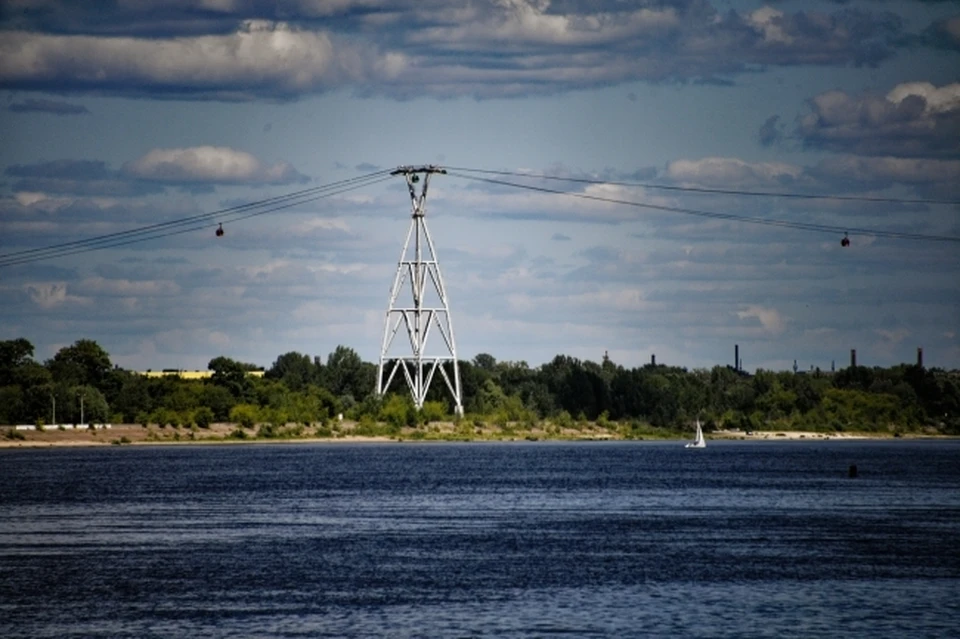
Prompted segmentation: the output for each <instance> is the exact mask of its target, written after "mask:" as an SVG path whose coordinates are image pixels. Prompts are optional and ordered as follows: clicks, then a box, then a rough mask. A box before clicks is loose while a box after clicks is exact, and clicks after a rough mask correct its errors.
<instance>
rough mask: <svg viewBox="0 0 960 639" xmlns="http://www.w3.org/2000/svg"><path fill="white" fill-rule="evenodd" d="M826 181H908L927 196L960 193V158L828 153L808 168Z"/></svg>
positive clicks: (855, 184) (859, 184)
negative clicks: (837, 154) (839, 154)
mask: <svg viewBox="0 0 960 639" xmlns="http://www.w3.org/2000/svg"><path fill="white" fill-rule="evenodd" d="M807 174H808V175H809V176H810V177H811V178H813V179H815V180H817V181H819V182H821V183H822V184H824V185H833V186H835V187H837V188H841V187H842V188H847V189H851V190H855V189H883V188H886V187H888V186H890V185H891V184H905V185H908V186H911V187H913V188H914V189H916V190H918V191H919V192H921V193H924V194H926V195H927V196H928V197H931V198H933V197H938V196H939V197H943V198H955V197H960V160H938V159H925V158H910V157H908V158H903V157H861V156H856V155H841V156H834V157H828V158H825V159H823V160H821V161H820V162H819V163H817V164H816V165H815V166H813V167H810V168H809V169H807Z"/></svg>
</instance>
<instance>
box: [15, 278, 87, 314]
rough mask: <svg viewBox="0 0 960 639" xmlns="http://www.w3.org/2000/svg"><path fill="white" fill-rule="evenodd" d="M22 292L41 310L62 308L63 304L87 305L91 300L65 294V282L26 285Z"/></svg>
mask: <svg viewBox="0 0 960 639" xmlns="http://www.w3.org/2000/svg"><path fill="white" fill-rule="evenodd" d="M24 290H25V291H26V292H27V294H28V295H29V296H30V300H31V301H33V303H34V304H36V305H37V306H39V307H40V308H42V309H45V310H50V309H53V308H57V307H58V306H63V305H65V304H75V305H80V306H86V305H89V304H90V303H91V302H92V300H91V299H90V298H87V297H79V296H76V295H71V294H69V293H68V292H67V283H66V282H41V283H33V284H27V285H25V286H24Z"/></svg>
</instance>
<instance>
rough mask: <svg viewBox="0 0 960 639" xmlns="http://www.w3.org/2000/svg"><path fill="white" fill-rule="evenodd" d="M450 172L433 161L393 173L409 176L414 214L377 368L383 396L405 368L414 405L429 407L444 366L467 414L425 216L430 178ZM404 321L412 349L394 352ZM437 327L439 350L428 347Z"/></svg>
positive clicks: (459, 410)
mask: <svg viewBox="0 0 960 639" xmlns="http://www.w3.org/2000/svg"><path fill="white" fill-rule="evenodd" d="M446 172H447V171H446V170H445V169H442V168H440V167H438V166H434V165H429V166H418V167H413V166H401V167H399V168H397V170H395V171H393V172H392V173H391V175H402V176H404V178H405V179H406V181H407V188H408V189H409V191H410V202H411V209H412V215H411V218H412V219H411V221H410V228H409V230H408V231H407V239H406V241H405V242H404V243H403V251H402V252H401V253H400V260H399V261H398V263H397V273H396V276H395V277H394V280H393V288H392V289H391V291H390V303H389V305H388V306H387V315H386V318H385V320H384V324H383V343H382V345H381V348H380V364H379V366H378V367H377V395H378V396H380V397H383V394H384V393H385V392H386V391H387V389H388V388H390V382H392V381H393V378H394V376H395V375H396V374H397V371H402V373H403V377H404V379H406V382H407V387H408V388H409V389H410V395H411V397H413V403H414V405H415V406H416V407H417V408H418V409H420V408H423V402H424V400H425V399H426V397H427V390H429V388H430V382H431V381H432V380H433V376H434V374H435V373H436V372H437V371H440V377H441V378H443V381H444V382H445V383H446V386H447V389H448V390H449V391H450V394H451V395H452V397H453V410H454V412H455V413H456V414H457V415H463V401H462V395H461V390H460V368H459V366H458V365H457V348H456V342H455V340H454V336H453V323H452V321H451V319H450V303H449V300H448V298H447V292H446V289H445V288H444V286H443V278H442V277H441V275H440V263H439V262H438V260H437V253H436V250H435V249H434V246H433V240H432V239H431V237H430V231H429V230H428V229H427V221H426V219H425V217H424V216H425V215H426V212H427V209H426V203H427V186H428V185H429V183H430V177H431V176H432V175H434V174H437V173H439V174H441V175H445V174H446ZM421 182H422V184H421ZM418 185H420V186H419V193H418ZM411 239H412V240H413V242H412V244H411V241H410V240H411ZM407 283H409V289H408V290H409V292H410V298H411V299H410V301H409V302H404V303H403V304H398V298H399V297H400V293H401V291H402V290H404V289H405V288H406V285H407ZM405 297H406V296H405ZM401 326H403V327H404V328H405V329H406V333H407V337H408V341H409V344H410V353H409V354H406V353H405V354H403V355H400V356H397V355H392V354H391V347H392V346H393V343H394V338H395V337H396V336H397V333H398V332H399V330H400V327H401ZM432 329H436V332H438V333H439V334H440V339H439V340H434V343H436V344H438V348H437V349H436V350H430V349H428V338H429V337H430V334H431V330H432ZM448 369H450V370H448Z"/></svg>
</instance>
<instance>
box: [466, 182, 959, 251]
mask: <svg viewBox="0 0 960 639" xmlns="http://www.w3.org/2000/svg"><path fill="white" fill-rule="evenodd" d="M447 173H448V175H452V176H454V177H459V178H463V179H466V180H474V181H477V182H487V183H490V184H497V185H501V186H511V187H515V188H518V189H526V190H528V191H536V192H540V193H550V194H553V195H565V196H568V197H575V198H580V199H582V200H592V201H595V202H607V203H610V204H622V205H625V206H633V207H636V208H643V209H653V210H657V211H665V212H668V213H682V214H684V215H694V216H697V217H704V218H710V219H718V220H728V221H732V222H744V223H747V224H762V225H766V226H778V227H783V228H791V229H797V230H802V231H816V232H822V233H841V232H842V233H855V234H859V235H872V236H874V237H883V238H890V239H900V240H927V241H936V242H960V237H955V236H949V235H925V234H921V233H905V232H898V231H880V230H876V229H864V228H851V227H848V226H833V225H829V224H815V223H812V222H791V221H789V220H772V219H769V218H762V217H750V216H746V215H736V214H734V213H719V212H715V211H703V210H698V209H688V208H682V207H677V206H666V205H662V204H649V203H644V202H634V201H631V200H621V199H618V198H610V197H603V196H600V195H590V194H588V193H573V192H570V191H562V190H559V189H551V188H548V187H545V186H533V185H530V184H518V183H516V182H508V181H506V180H498V179H494V178H483V177H477V176H475V175H466V174H464V173H457V172H456V171H455V170H452V169H450V170H448V171H447Z"/></svg>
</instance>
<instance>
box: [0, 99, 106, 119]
mask: <svg viewBox="0 0 960 639" xmlns="http://www.w3.org/2000/svg"><path fill="white" fill-rule="evenodd" d="M7 110H8V111H12V112H14V113H51V114H53V115H83V114H88V113H90V111H89V110H87V107H85V106H83V105H81V104H70V103H69V102H59V101H57V100H42V99H38V98H27V99H26V100H24V101H23V102H14V103H13V104H11V105H10V106H8V107H7Z"/></svg>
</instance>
